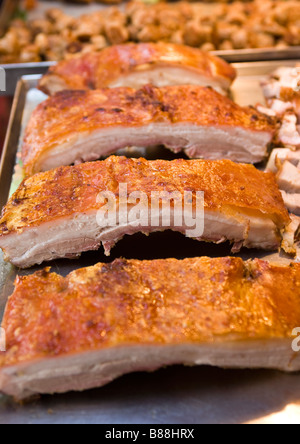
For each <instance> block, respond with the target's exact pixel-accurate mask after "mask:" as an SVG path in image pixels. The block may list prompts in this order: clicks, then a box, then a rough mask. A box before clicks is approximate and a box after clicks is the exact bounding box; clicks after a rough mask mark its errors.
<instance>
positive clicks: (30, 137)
mask: <svg viewBox="0 0 300 444" xmlns="http://www.w3.org/2000/svg"><path fill="white" fill-rule="evenodd" d="M158 122H164V123H167V124H170V125H172V124H178V123H187V124H192V125H200V126H214V127H220V128H222V127H232V128H235V127H241V128H243V129H246V130H249V131H262V132H268V133H270V134H271V135H272V134H273V133H275V126H274V122H273V120H272V119H270V118H269V117H267V116H265V115H264V114H261V113H259V112H258V111H256V110H255V109H254V108H242V107H240V106H239V105H237V104H235V103H234V102H233V101H231V100H230V99H228V98H226V97H223V96H222V95H220V94H218V93H217V92H216V91H214V90H212V89H211V88H203V87H197V86H180V87H177V86H170V87H165V88H155V87H152V86H145V87H144V88H142V89H140V90H134V89H131V88H113V89H101V90H97V91H62V92H60V93H57V94H56V95H54V96H53V97H50V98H49V99H48V100H46V101H45V102H43V103H41V104H40V105H39V106H38V107H37V109H36V110H35V111H34V112H33V114H32V117H31V119H30V122H29V124H28V127H27V130H26V134H25V138H24V144H23V148H22V159H23V163H24V167H25V171H26V174H27V175H31V174H34V173H37V172H39V161H40V159H41V158H42V157H43V156H44V155H45V154H47V152H48V151H51V149H53V148H55V147H57V146H59V145H61V144H63V143H66V142H68V140H70V138H72V137H73V136H74V134H76V135H78V136H80V134H86V133H88V134H89V133H92V132H93V131H95V130H100V129H102V128H103V129H104V128H106V129H108V128H110V127H111V128H113V127H114V128H120V130H121V129H122V127H126V128H128V127H131V128H134V127H141V126H143V125H149V124H151V123H158ZM120 136H121V133H120Z"/></svg>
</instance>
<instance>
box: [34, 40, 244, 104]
mask: <svg viewBox="0 0 300 444" xmlns="http://www.w3.org/2000/svg"><path fill="white" fill-rule="evenodd" d="M235 77H236V71H235V69H234V68H233V67H232V66H230V65H229V64H228V63H227V62H225V61H224V60H222V59H220V58H219V57H215V56H213V55H212V54H209V53H207V52H204V51H201V50H200V49H196V48H191V47H187V46H184V45H176V44H170V43H164V42H160V43H140V44H135V43H130V44H126V45H116V46H111V47H108V48H105V49H104V50H103V51H101V52H96V53H94V52H91V53H88V54H83V55H80V56H79V57H74V58H72V59H69V60H64V61H62V62H59V63H58V64H57V65H55V66H52V67H51V68H50V69H49V71H48V73H47V74H45V75H44V76H43V77H42V79H41V80H40V83H39V88H40V89H41V90H42V91H43V92H45V93H46V94H49V95H53V94H54V93H56V92H58V91H62V90H65V89H81V90H84V89H99V88H105V87H116V86H129V87H132V88H139V87H141V86H143V85H145V84H148V83H152V84H153V85H154V86H159V87H161V86H168V85H181V84H197V85H201V86H212V87H214V88H217V89H219V90H222V89H223V90H228V89H229V87H230V85H231V84H232V82H233V81H234V79H235Z"/></svg>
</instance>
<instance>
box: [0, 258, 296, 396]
mask: <svg viewBox="0 0 300 444" xmlns="http://www.w3.org/2000/svg"><path fill="white" fill-rule="evenodd" d="M299 325H300V264H297V263H294V264H291V265H290V266H287V267H282V266H278V265H271V264H270V263H268V262H263V261H259V260H254V261H249V262H243V261H242V260H241V259H240V258H221V259H210V258H200V259H199V258H193V259H185V260H183V261H177V260H175V259H167V260H158V261H142V262H140V261H135V260H130V261H128V260H124V259H118V260H116V261H115V262H113V263H112V264H109V265H104V264H98V265H96V266H94V267H90V268H85V269H81V270H77V271H74V272H72V273H71V274H70V275H69V276H67V277H66V278H63V277H61V276H59V275H57V274H54V273H53V274H51V273H50V272H49V269H46V270H44V271H41V272H37V273H35V274H33V275H31V276H26V277H19V278H18V279H17V281H16V286H15V291H14V293H13V295H12V296H11V297H10V299H9V301H8V305H7V308H6V312H5V316H4V320H3V324H2V327H3V328H4V330H5V332H6V342H7V344H6V345H7V351H6V352H5V353H1V354H0V390H1V391H2V392H4V393H6V394H8V395H11V396H14V397H15V398H16V399H24V398H27V397H30V396H32V395H35V394H37V393H38V394H43V393H51V394H52V393H62V392H67V391H71V390H77V391H82V390H85V389H91V388H93V387H100V386H103V385H105V384H108V383H109V382H111V381H113V380H114V379H116V378H118V377H119V376H121V375H124V374H126V373H130V372H135V371H153V370H156V369H158V368H160V367H164V366H166V365H173V364H185V365H214V366H219V367H222V368H250V369H253V368H267V369H279V370H283V371H287V372H293V371H298V370H300V354H299V353H295V352H294V351H293V350H292V342H293V340H294V339H295V337H294V336H293V331H294V329H295V328H296V327H297V326H299Z"/></svg>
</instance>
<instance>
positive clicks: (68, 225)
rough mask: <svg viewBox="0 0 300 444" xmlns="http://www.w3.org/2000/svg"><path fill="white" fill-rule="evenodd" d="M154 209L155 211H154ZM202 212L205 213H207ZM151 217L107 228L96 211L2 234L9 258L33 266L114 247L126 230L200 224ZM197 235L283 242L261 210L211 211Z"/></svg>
mask: <svg viewBox="0 0 300 444" xmlns="http://www.w3.org/2000/svg"><path fill="white" fill-rule="evenodd" d="M149 211H150V212H151V210H149ZM126 214H127V213H125V215H126ZM151 215H152V217H155V211H154V212H153V211H152V212H151ZM157 215H158V213H157ZM168 215H169V210H168V209H164V208H162V209H161V210H160V212H159V217H160V218H161V220H162V218H167V217H168ZM122 216H124V214H123V215H122ZM177 216H178V214H177V213H176V210H175V211H174V209H172V210H171V217H170V220H171V221H174V220H178V219H177ZM190 216H192V213H191V214H190ZM137 217H138V216H137ZM199 217H202V218H203V213H202V214H200V216H199ZM149 220H151V218H150V214H149V215H148V217H146V220H143V218H140V220H139V221H138V222H139V226H138V224H137V223H135V222H134V221H132V223H131V225H129V224H128V223H127V224H126V223H125V224H123V225H117V226H111V227H109V226H108V227H104V226H101V225H99V219H98V221H97V212H96V210H95V211H93V212H90V213H88V214H86V213H82V214H75V215H72V216H70V217H69V218H64V219H58V220H56V221H53V222H47V223H44V224H41V225H40V226H38V227H31V228H27V229H25V230H23V231H22V232H21V233H12V234H10V235H6V236H2V238H0V247H1V248H2V249H3V250H4V251H5V254H6V259H7V260H9V261H10V262H12V263H13V264H14V265H16V266H18V267H20V268H27V267H30V266H32V265H35V264H41V263H42V262H44V261H49V260H53V259H56V258H60V257H72V256H76V255H79V254H80V253H81V252H84V251H89V250H97V249H98V248H99V247H100V246H101V244H102V243H103V244H104V243H108V244H109V245H112V246H113V245H114V244H115V243H116V242H117V241H118V240H120V239H122V238H123V237H124V235H133V234H135V233H137V232H143V233H146V234H148V233H152V232H157V231H165V230H168V229H171V230H173V231H178V232H181V233H183V234H186V233H187V231H189V230H191V229H194V227H188V226H187V225H185V224H184V220H187V219H184V220H183V224H182V226H178V227H174V224H173V225H170V226H167V227H162V226H157V227H152V226H149V223H148V221H149ZM200 225H201V223H200V222H199V226H200ZM190 237H192V236H190ZM195 238H196V239H197V240H208V241H211V242H216V243H220V242H225V241H226V240H229V241H231V242H234V243H236V244H238V243H241V245H245V246H246V247H249V248H251V247H253V248H262V249H266V250H276V249H277V248H279V246H280V241H279V238H278V235H277V228H276V225H275V223H274V222H273V221H272V220H271V219H270V218H268V217H267V216H265V215H262V214H260V213H258V214H257V215H250V216H249V215H247V214H246V213H243V210H242V209H241V210H232V211H229V210H228V209H225V208H224V211H223V212H221V211H211V210H205V211H204V231H203V234H202V235H201V236H196V237H195ZM108 253H109V251H108Z"/></svg>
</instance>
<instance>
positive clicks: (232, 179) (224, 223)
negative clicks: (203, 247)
mask: <svg viewBox="0 0 300 444" xmlns="http://www.w3.org/2000/svg"><path fill="white" fill-rule="evenodd" d="M124 184H125V185H126V193H125V195H124V196H123V197H122V195H121V193H120V186H124ZM104 192H105V193H110V197H113V198H114V199H115V200H114V201H112V204H111V205H113V206H112V208H115V212H114V215H115V216H116V218H115V219H114V221H113V222H109V223H108V224H107V223H106V221H105V220H104V219H101V220H100V219H99V217H98V215H99V211H100V210H103V207H104V209H105V212H107V217H108V214H109V213H108V207H105V205H106V203H105V202H106V201H105V199H104V200H103V199H99V195H100V193H104ZM140 192H142V193H143V196H142V202H144V204H143V205H145V204H146V206H143V207H136V205H137V204H138V202H139V200H140V198H141V196H140V194H139V195H138V196H137V195H136V193H140ZM186 192H188V193H191V195H192V196H193V199H192V201H190V205H187V201H185V199H186V194H185V193H186ZM197 192H202V193H203V196H204V197H203V202H200V205H198V204H199V202H198V201H197V200H196V199H195V198H196V195H197ZM133 193H135V194H133ZM153 193H158V196H160V197H159V200H160V203H159V204H158V205H156V204H155V196H154V195H153ZM161 193H162V194H161ZM165 193H167V197H164V196H165ZM172 193H176V195H177V196H178V195H179V197H180V202H181V203H180V206H179V207H178V204H175V201H174V200H172ZM105 195H106V194H105ZM101 196H102V197H104V195H103V194H101ZM134 196H135V197H134ZM122 199H125V200H126V201H127V203H128V206H126V207H124V206H123V205H122ZM129 199H133V200H130V201H129ZM114 202H115V203H114ZM197 202H198V203H197ZM163 221H164V222H163ZM189 221H190V222H189ZM289 223H290V218H289V215H288V212H287V210H286V208H285V206H284V203H283V200H282V196H281V194H280V192H279V189H278V186H277V184H276V179H275V176H274V175H273V173H263V172H261V171H259V170H257V169H256V168H254V167H253V166H251V165H243V164H235V163H233V162H231V161H228V160H220V161H204V160H189V161H188V160H182V159H178V160H174V161H171V162H168V161H163V160H156V161H147V160H145V159H127V158H124V157H110V158H108V159H107V160H105V161H99V162H94V163H85V164H81V165H77V166H73V167H61V168H58V169H56V170H52V171H49V172H46V173H40V174H38V175H36V176H32V177H30V178H28V179H26V180H25V181H24V182H23V184H22V185H21V186H20V188H19V189H18V190H17V192H16V193H15V194H14V195H13V196H12V197H11V199H10V201H9V202H8V204H7V206H6V207H5V209H4V212H3V217H2V219H1V220H0V247H1V248H2V249H3V250H4V251H5V253H6V259H7V260H9V261H10V262H12V263H13V264H14V265H17V266H19V267H22V268H26V267H30V266H31V265H34V264H40V263H42V262H43V261H48V260H52V259H55V258H61V257H70V256H74V255H79V254H80V253H82V252H84V251H88V250H96V249H98V248H99V247H100V246H101V244H103V246H104V248H105V250H106V253H107V254H109V252H110V249H111V248H112V246H113V245H114V244H115V243H116V242H117V241H118V240H120V239H122V237H123V236H124V235H132V234H135V233H137V232H142V233H146V234H148V233H152V232H156V231H165V230H169V229H170V230H174V231H178V232H180V233H183V234H185V235H186V236H188V237H191V238H194V239H196V240H205V241H209V242H216V243H220V242H224V241H226V240H228V241H230V242H231V243H233V244H234V250H235V251H237V250H238V249H240V248H241V247H242V246H245V247H249V248H262V249H266V250H276V249H278V248H280V245H281V240H282V237H281V234H280V232H284V230H285V227H286V226H287V225H289ZM198 228H200V232H198Z"/></svg>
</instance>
